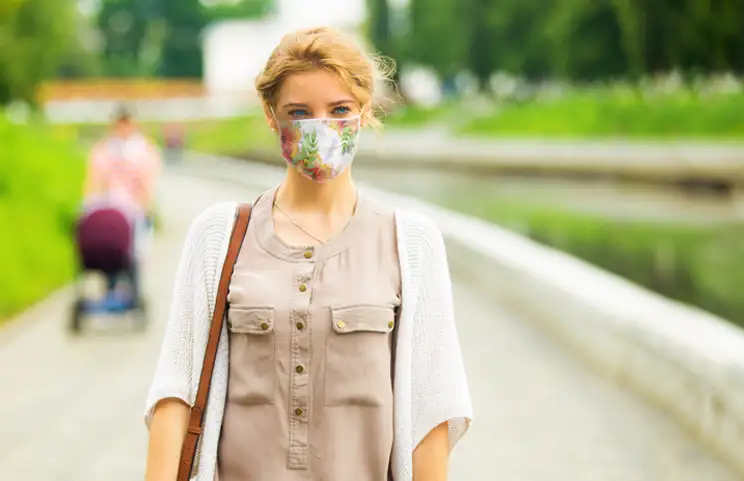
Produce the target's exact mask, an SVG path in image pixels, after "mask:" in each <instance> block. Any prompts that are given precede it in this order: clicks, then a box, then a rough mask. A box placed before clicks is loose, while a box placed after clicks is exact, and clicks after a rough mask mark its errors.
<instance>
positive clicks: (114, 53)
mask: <svg viewBox="0 0 744 481" xmlns="http://www.w3.org/2000/svg"><path fill="white" fill-rule="evenodd" d="M143 6H144V5H143V3H142V2H140V1H139V0H103V3H102V4H101V10H100V12H99V14H98V19H97V24H98V29H99V31H100V33H101V36H102V37H103V49H102V52H101V55H102V57H103V58H102V61H103V65H104V67H103V70H104V74H105V75H108V76H113V77H131V76H139V75H142V73H143V72H142V67H141V63H140V52H141V51H142V47H143V42H144V41H145V38H146V37H145V33H146V32H147V21H148V19H147V15H146V11H145V9H144V8H143Z"/></svg>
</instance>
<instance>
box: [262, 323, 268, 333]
mask: <svg viewBox="0 0 744 481" xmlns="http://www.w3.org/2000/svg"><path fill="white" fill-rule="evenodd" d="M268 328H269V323H268V322H262V323H261V329H263V330H264V331H265V330H267V329H268Z"/></svg>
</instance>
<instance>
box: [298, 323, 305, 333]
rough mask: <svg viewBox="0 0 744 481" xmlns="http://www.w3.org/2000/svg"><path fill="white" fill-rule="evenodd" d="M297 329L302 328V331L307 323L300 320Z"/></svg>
mask: <svg viewBox="0 0 744 481" xmlns="http://www.w3.org/2000/svg"><path fill="white" fill-rule="evenodd" d="M297 329H298V330H300V331H301V330H303V329H305V324H303V323H301V322H298V323H297Z"/></svg>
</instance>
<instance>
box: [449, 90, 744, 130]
mask: <svg viewBox="0 0 744 481" xmlns="http://www.w3.org/2000/svg"><path fill="white" fill-rule="evenodd" d="M742 112H744V94H717V95H708V96H704V95H696V94H693V93H690V92H682V93H677V94H659V95H657V96H648V97H646V98H643V97H641V96H640V95H638V94H636V93H634V92H627V91H626V92H609V91H607V92H604V91H603V92H578V93H573V94H569V95H567V96H566V97H564V98H560V99H557V100H552V101H547V100H546V101H533V102H525V103H511V104H506V105H504V106H503V107H502V108H501V109H500V110H499V111H498V112H497V113H496V114H495V115H493V116H489V117H482V118H476V119H473V120H471V121H470V122H468V123H466V124H465V125H463V126H462V127H461V128H459V129H458V130H459V133H460V134H464V135H477V136H493V137H497V136H537V137H566V138H586V137H633V138H646V137H651V138H668V137H679V136H683V137H700V138H706V137H710V138H731V139H742V138H744V115H742Z"/></svg>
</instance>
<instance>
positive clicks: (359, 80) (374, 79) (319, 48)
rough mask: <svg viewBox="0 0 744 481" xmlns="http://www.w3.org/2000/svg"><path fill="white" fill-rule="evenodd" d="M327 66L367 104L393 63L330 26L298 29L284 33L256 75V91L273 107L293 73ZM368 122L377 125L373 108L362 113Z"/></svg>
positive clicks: (268, 105)
mask: <svg viewBox="0 0 744 481" xmlns="http://www.w3.org/2000/svg"><path fill="white" fill-rule="evenodd" d="M321 68H323V69H326V70H328V71H330V72H332V73H333V74H335V75H337V76H338V77H339V78H340V79H341V81H343V82H344V83H345V84H346V85H347V87H348V88H349V90H350V91H351V94H352V95H353V96H354V98H355V100H356V101H357V102H359V104H360V105H367V104H370V103H371V101H372V100H373V99H374V97H375V93H376V88H377V86H378V85H380V84H381V82H385V81H389V80H390V77H391V76H392V73H393V71H394V66H393V63H392V62H391V61H389V60H387V59H384V58H382V57H379V56H375V55H371V54H369V53H367V52H365V51H364V49H363V48H361V47H360V46H359V45H357V44H356V42H354V41H353V40H352V39H351V38H349V37H347V36H346V35H344V34H342V33H341V32H339V31H337V30H334V29H332V28H329V27H317V28H309V29H303V30H299V31H297V32H294V33H291V34H288V35H285V36H284V38H282V40H281V41H280V42H279V45H277V47H276V48H275V49H274V51H273V52H272V53H271V55H270V56H269V59H268V61H267V62H266V66H265V67H264V69H263V71H262V72H261V73H260V74H259V75H258V78H256V92H257V93H258V96H259V98H260V99H261V102H263V104H264V107H266V108H269V107H271V108H276V101H277V97H278V95H279V90H280V89H281V87H282V84H283V82H284V80H285V79H286V78H287V77H289V76H290V75H292V74H295V73H301V72H310V71H313V70H317V69H321ZM362 115H363V116H364V119H365V121H366V123H367V124H368V125H372V126H375V127H378V126H379V125H380V121H379V120H378V119H377V117H376V116H375V113H374V109H365V110H364V112H363V114H362Z"/></svg>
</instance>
